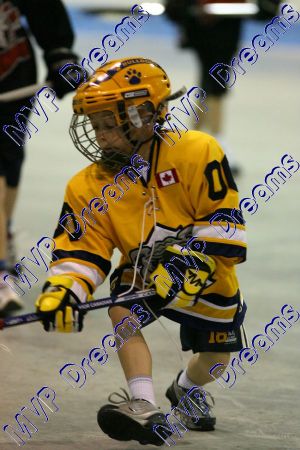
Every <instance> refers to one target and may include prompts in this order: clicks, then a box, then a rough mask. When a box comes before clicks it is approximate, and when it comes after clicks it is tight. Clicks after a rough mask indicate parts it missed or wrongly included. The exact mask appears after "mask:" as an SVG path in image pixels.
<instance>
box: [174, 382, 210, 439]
mask: <svg viewBox="0 0 300 450" xmlns="http://www.w3.org/2000/svg"><path fill="white" fill-rule="evenodd" d="M165 395H166V397H167V399H168V400H169V402H170V403H171V406H172V407H173V406H175V407H176V406H177V405H178V403H179V402H178V399H177V397H176V396H175V395H174V393H173V390H172V387H171V386H170V387H169V388H168V389H167V391H166V394H165ZM215 425H216V418H215V417H203V418H201V419H199V420H198V422H197V423H196V424H195V428H189V430H191V431H213V430H214V429H215Z"/></svg>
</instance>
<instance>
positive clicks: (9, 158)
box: [0, 114, 24, 316]
mask: <svg viewBox="0 0 300 450" xmlns="http://www.w3.org/2000/svg"><path fill="white" fill-rule="evenodd" d="M8 117H9V119H10V114H7V115H5V116H1V117H0V128H2V126H3V124H5V123H7V120H8ZM23 158H24V149H23V147H17V145H16V144H15V143H14V142H13V141H12V140H11V139H9V138H8V137H7V136H6V135H4V133H0V203H1V204H0V241H1V242H0V315H1V316H4V315H7V314H9V312H10V311H11V310H15V309H20V308H22V307H23V305H24V304H23V301H22V300H21V298H20V297H19V296H18V294H17V293H16V292H15V291H14V290H13V289H11V288H10V286H8V285H7V284H6V283H5V282H4V280H3V277H4V276H5V275H6V274H7V272H8V271H10V270H11V269H12V267H13V266H14V265H15V263H16V261H15V249H14V245H13V237H12V234H11V233H10V232H9V222H10V219H11V216H12V213H13V210H14V206H15V200H16V196H17V187H18V184H19V180H20V173H21V166H22V162H23ZM9 250H10V251H9ZM13 254H14V260H12V256H13Z"/></svg>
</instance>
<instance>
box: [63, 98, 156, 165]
mask: <svg viewBox="0 0 300 450" xmlns="http://www.w3.org/2000/svg"><path fill="white" fill-rule="evenodd" d="M146 103H148V105H147V106H148V108H147V109H148V114H147V116H146V117H144V118H143V117H141V118H140V126H139V128H140V127H141V126H146V125H150V124H152V128H153V125H154V123H155V121H156V118H157V112H156V111H154V107H153V105H152V103H150V102H146ZM145 105H146V104H143V105H140V106H139V107H137V108H136V111H137V112H138V111H139V109H140V108H145ZM149 105H150V108H149ZM150 109H151V111H150ZM126 117H128V114H126ZM132 122H134V120H133V119H131V121H129V120H128V119H126V120H124V121H123V122H122V125H119V126H116V127H115V129H120V131H122V135H123V136H124V137H125V138H126V139H127V141H128V144H129V145H130V147H131V151H130V153H129V152H128V153H124V152H121V151H120V150H118V149H117V148H116V149H115V151H114V142H113V141H111V142H110V149H109V151H105V149H102V148H101V147H100V145H99V144H98V142H97V139H96V133H95V130H94V128H93V126H92V123H91V121H90V118H89V117H88V116H87V115H77V114H73V117H72V120H71V124H70V128H69V133H70V136H71V139H72V141H73V143H74V145H75V147H76V148H77V150H79V151H80V153H82V154H83V155H84V156H85V157H86V158H87V159H89V160H90V161H92V162H96V163H100V164H101V165H103V166H104V167H105V168H107V169H109V170H111V171H114V170H119V169H120V168H122V167H123V166H124V165H128V164H130V158H131V156H132V155H134V153H136V152H137V151H138V149H139V148H140V146H141V145H142V144H143V143H145V142H147V141H148V140H151V139H152V137H153V135H154V132H153V134H152V136H151V137H150V138H149V137H145V138H144V139H141V140H135V139H132V137H131V134H132V131H133V129H134V126H133V125H132Z"/></svg>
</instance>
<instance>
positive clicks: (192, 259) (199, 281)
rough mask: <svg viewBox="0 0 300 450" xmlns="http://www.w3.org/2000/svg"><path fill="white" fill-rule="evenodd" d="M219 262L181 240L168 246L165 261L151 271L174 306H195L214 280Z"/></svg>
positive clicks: (161, 292) (159, 291)
mask: <svg viewBox="0 0 300 450" xmlns="http://www.w3.org/2000/svg"><path fill="white" fill-rule="evenodd" d="M215 269H216V263H215V261H214V260H213V258H211V257H210V256H207V255H204V254H203V253H201V252H197V251H196V250H193V251H188V250H187V249H186V248H184V247H181V246H179V245H177V244H175V245H173V246H168V247H167V248H166V249H165V251H164V254H163V261H162V262H161V263H159V264H158V266H157V268H156V269H155V270H154V271H153V272H152V274H151V275H150V279H151V280H152V283H150V285H149V288H151V287H153V286H155V289H156V292H157V294H158V295H159V296H160V297H162V298H163V299H167V298H169V299H170V301H171V300H174V301H173V302H172V306H178V307H187V306H193V305H194V304H195V303H196V302H197V298H198V297H199V296H200V294H201V293H202V292H203V290H204V289H205V288H206V287H208V286H210V285H211V284H212V283H213V281H214V280H213V279H212V276H213V274H214V272H215Z"/></svg>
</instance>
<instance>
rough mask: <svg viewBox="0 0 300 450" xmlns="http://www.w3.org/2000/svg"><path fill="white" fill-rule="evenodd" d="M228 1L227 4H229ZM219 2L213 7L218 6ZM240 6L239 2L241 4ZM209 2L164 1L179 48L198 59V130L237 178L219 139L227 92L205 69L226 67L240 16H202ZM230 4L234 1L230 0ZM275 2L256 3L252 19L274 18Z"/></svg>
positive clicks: (260, 0)
mask: <svg viewBox="0 0 300 450" xmlns="http://www.w3.org/2000/svg"><path fill="white" fill-rule="evenodd" d="M231 1H232V0H228V2H227V3H231ZM221 2H222V0H220V2H217V3H221ZM241 2H242V0H241ZM206 3H211V1H210V0H167V1H166V14H167V16H168V17H169V19H171V20H172V21H174V22H176V23H177V25H179V27H180V31H181V39H180V46H181V47H182V48H186V47H191V48H192V49H193V50H194V51H195V53H196V55H197V58H198V61H199V66H200V67H201V72H202V82H201V83H200V86H201V87H202V88H203V89H204V90H205V91H206V93H207V100H206V104H207V106H208V111H207V113H206V114H205V115H202V121H201V122H200V127H201V128H202V127H205V128H207V129H208V132H209V134H211V135H213V136H214V137H216V138H217V140H218V141H219V142H220V143H221V145H222V148H223V149H224V150H225V151H226V153H227V156H228V158H229V162H230V163H231V170H232V172H233V173H234V174H235V175H237V174H238V173H239V168H238V166H236V165H235V164H234V161H233V159H232V155H230V154H229V155H228V148H227V145H226V143H225V142H224V137H223V117H224V115H223V103H224V96H225V94H226V93H227V92H228V90H227V89H224V88H222V86H220V85H219V84H218V83H217V82H216V81H215V80H214V79H213V78H212V77H211V75H210V74H209V69H211V68H212V66H213V65H214V64H216V63H218V62H222V63H225V64H230V62H231V60H232V58H233V57H234V56H235V54H236V51H237V49H238V43H239V39H240V35H241V24H242V16H240V17H239V16H219V15H218V16H216V15H208V14H204V13H203V5H205V4H206ZM233 3H234V0H233ZM278 4H279V0H258V2H257V5H258V13H257V14H256V15H255V16H253V18H254V19H258V20H267V19H268V18H271V17H273V16H275V15H276V12H277V6H278Z"/></svg>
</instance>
